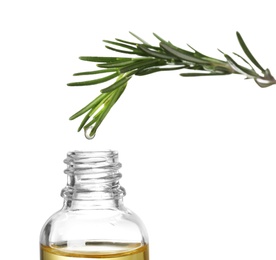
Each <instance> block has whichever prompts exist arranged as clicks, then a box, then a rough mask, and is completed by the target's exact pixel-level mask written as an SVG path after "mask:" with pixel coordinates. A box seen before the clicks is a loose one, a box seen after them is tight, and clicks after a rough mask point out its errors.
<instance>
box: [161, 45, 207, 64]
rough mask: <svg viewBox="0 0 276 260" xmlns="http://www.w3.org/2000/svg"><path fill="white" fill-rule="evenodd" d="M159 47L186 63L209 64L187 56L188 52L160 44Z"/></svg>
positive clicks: (189, 55)
mask: <svg viewBox="0 0 276 260" xmlns="http://www.w3.org/2000/svg"><path fill="white" fill-rule="evenodd" d="M160 46H161V47H162V48H163V49H165V50H166V51H167V52H169V53H171V54H173V55H174V56H175V57H177V58H179V59H181V60H185V61H188V62H193V63H199V64H209V62H207V61H205V60H202V59H199V58H196V57H194V56H193V55H191V54H189V52H187V51H184V50H180V49H179V48H175V47H172V46H171V45H168V44H164V43H162V42H161V43H160Z"/></svg>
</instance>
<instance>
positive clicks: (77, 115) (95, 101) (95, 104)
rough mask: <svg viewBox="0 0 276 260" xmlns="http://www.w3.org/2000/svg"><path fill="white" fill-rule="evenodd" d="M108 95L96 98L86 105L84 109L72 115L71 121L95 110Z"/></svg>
mask: <svg viewBox="0 0 276 260" xmlns="http://www.w3.org/2000/svg"><path fill="white" fill-rule="evenodd" d="M106 96H107V94H101V95H99V96H98V97H97V98H95V99H94V100H93V101H92V102H90V103H89V104H88V105H86V106H85V107H84V108H82V109H81V110H80V111H78V112H77V113H75V114H74V115H72V116H71V117H70V118H69V120H74V119H76V118H77V117H79V116H81V115H82V114H84V113H85V112H87V111H88V110H90V109H93V108H94V107H95V106H97V105H98V104H99V103H100V102H101V101H102V100H103V99H104V98H105V97H106Z"/></svg>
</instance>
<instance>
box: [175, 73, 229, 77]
mask: <svg viewBox="0 0 276 260" xmlns="http://www.w3.org/2000/svg"><path fill="white" fill-rule="evenodd" d="M223 75H227V74H226V73H219V72H208V73H181V74H180V76H182V77H201V76H223Z"/></svg>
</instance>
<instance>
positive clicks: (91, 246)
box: [40, 242, 149, 260]
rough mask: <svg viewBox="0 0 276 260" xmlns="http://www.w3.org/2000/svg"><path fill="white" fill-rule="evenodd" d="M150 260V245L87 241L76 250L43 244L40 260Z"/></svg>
mask: <svg viewBox="0 0 276 260" xmlns="http://www.w3.org/2000/svg"><path fill="white" fill-rule="evenodd" d="M87 258H91V259H95V260H97V259H101V260H102V259H103V258H106V259H108V260H149V249H148V245H141V244H137V243H132V244H125V243H102V242H100V243H99V242H98V243H85V246H84V247H82V248H81V249H80V250H78V251H75V250H73V249H72V248H70V247H68V246H64V245H59V246H55V245H52V246H51V247H49V246H43V245H41V250H40V260H83V259H87Z"/></svg>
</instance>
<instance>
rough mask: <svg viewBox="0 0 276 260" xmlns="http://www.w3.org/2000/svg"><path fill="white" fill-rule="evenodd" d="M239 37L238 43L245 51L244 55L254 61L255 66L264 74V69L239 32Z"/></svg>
mask: <svg viewBox="0 0 276 260" xmlns="http://www.w3.org/2000/svg"><path fill="white" fill-rule="evenodd" d="M237 37H238V41H239V43H240V45H241V47H242V49H243V51H244V53H245V54H246V56H247V57H248V58H249V59H250V60H251V61H252V63H253V64H255V66H256V67H257V68H259V69H260V70H261V71H262V72H264V69H263V67H262V66H261V65H260V64H259V62H258V61H257V60H256V59H255V58H254V56H253V55H252V53H251V52H250V50H249V49H248V47H247V46H246V44H245V42H244V40H243V38H242V36H241V35H240V33H239V32H237Z"/></svg>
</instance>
